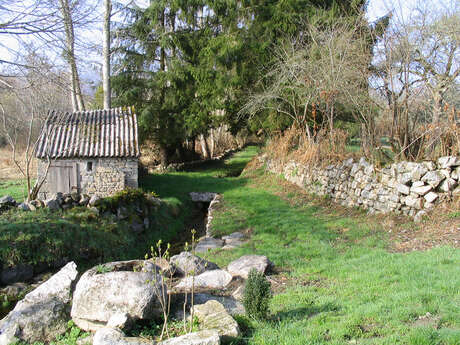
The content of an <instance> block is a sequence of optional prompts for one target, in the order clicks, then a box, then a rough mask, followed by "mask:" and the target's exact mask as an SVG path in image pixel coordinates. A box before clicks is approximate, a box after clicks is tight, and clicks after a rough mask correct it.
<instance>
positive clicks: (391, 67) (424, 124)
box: [374, 4, 460, 160]
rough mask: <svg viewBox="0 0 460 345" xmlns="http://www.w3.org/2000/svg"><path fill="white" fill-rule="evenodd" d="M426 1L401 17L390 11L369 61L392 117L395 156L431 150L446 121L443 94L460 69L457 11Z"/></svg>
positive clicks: (407, 156) (406, 156)
mask: <svg viewBox="0 0 460 345" xmlns="http://www.w3.org/2000/svg"><path fill="white" fill-rule="evenodd" d="M425 5H426V6H419V7H418V8H417V9H416V11H415V12H414V14H413V15H412V16H409V18H405V20H402V19H400V18H399V17H398V16H397V15H395V16H394V19H392V24H391V25H390V26H389V27H388V28H387V30H386V32H385V34H384V36H383V38H382V40H381V42H380V44H379V45H378V46H377V49H376V61H375V64H374V67H375V72H376V76H377V81H376V83H375V85H374V87H375V88H376V89H377V90H379V91H380V94H381V95H382V96H383V97H384V99H385V101H386V108H383V109H382V110H383V111H384V112H386V111H388V113H389V116H390V119H391V129H390V133H389V136H390V141H391V145H392V149H393V151H394V152H395V154H396V157H401V158H403V159H410V160H417V159H420V158H422V157H423V156H424V155H426V154H430V153H434V151H435V146H436V145H437V144H438V143H439V139H440V137H441V136H442V135H443V131H442V130H441V127H444V126H441V122H446V121H448V113H447V112H445V111H444V109H445V107H444V106H445V105H447V104H446V95H448V94H449V92H450V91H451V90H452V89H453V88H456V85H457V83H458V77H459V74H460V58H459V56H460V55H459V53H460V50H459V39H460V36H459V35H460V20H459V19H460V17H459V13H458V11H455V10H454V11H452V9H450V8H446V9H444V10H442V11H436V10H435V9H434V8H433V7H432V6H428V5H427V4H425ZM447 108H448V107H447ZM447 108H446V109H447ZM430 122H431V125H428V124H429V123H430Z"/></svg>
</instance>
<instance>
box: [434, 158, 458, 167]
mask: <svg viewBox="0 0 460 345" xmlns="http://www.w3.org/2000/svg"><path fill="white" fill-rule="evenodd" d="M459 165H460V157H456V156H445V157H440V158H438V166H439V167H440V168H441V169H446V168H450V167H454V166H459Z"/></svg>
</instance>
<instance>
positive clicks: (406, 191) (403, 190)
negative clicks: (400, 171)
mask: <svg viewBox="0 0 460 345" xmlns="http://www.w3.org/2000/svg"><path fill="white" fill-rule="evenodd" d="M396 189H397V190H398V192H399V193H401V194H404V195H409V193H410V187H409V186H406V185H405V184H402V183H399V184H398V185H397V186H396Z"/></svg>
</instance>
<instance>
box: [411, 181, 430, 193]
mask: <svg viewBox="0 0 460 345" xmlns="http://www.w3.org/2000/svg"><path fill="white" fill-rule="evenodd" d="M421 183H422V184H423V182H421ZM432 189H433V187H432V186H430V185H422V186H417V187H411V189H410V191H411V192H412V193H415V194H418V195H421V196H424V195H425V194H427V193H428V192H429V191H431V190H432Z"/></svg>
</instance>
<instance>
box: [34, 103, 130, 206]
mask: <svg viewBox="0 0 460 345" xmlns="http://www.w3.org/2000/svg"><path fill="white" fill-rule="evenodd" d="M35 156H36V157H37V158H38V161H39V162H38V180H39V181H40V179H41V178H42V177H43V176H45V175H46V180H45V182H44V183H43V185H42V187H41V189H40V192H39V198H40V199H47V198H49V197H50V196H51V195H52V194H54V193H57V192H62V193H71V192H78V193H81V194H88V195H98V196H108V195H111V194H113V193H115V192H117V191H120V190H123V189H125V188H126V187H132V188H137V186H138V180H137V179H138V160H139V143H138V131H137V118H136V114H135V113H133V112H132V111H131V109H127V110H124V109H122V108H117V109H108V110H93V111H84V112H74V113H63V112H55V111H53V112H51V113H50V114H49V116H48V119H47V121H46V123H45V126H44V128H43V131H42V134H41V136H40V138H39V141H38V145H37V147H36V151H35ZM49 162H50V164H49ZM47 169H48V172H46V171H47Z"/></svg>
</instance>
